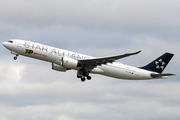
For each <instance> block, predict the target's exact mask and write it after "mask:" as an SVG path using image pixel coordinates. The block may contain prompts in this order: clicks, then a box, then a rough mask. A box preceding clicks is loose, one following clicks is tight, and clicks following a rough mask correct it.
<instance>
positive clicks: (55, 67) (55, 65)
mask: <svg viewBox="0 0 180 120" xmlns="http://www.w3.org/2000/svg"><path fill="white" fill-rule="evenodd" d="M52 69H53V70H57V71H61V72H66V70H67V68H65V67H63V66H60V65H57V64H55V63H52Z"/></svg>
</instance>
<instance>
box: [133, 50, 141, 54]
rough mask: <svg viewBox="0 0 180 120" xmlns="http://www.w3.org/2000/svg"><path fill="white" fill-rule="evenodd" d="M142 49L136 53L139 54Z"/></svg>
mask: <svg viewBox="0 0 180 120" xmlns="http://www.w3.org/2000/svg"><path fill="white" fill-rule="evenodd" d="M141 51H142V50H140V51H138V52H136V53H134V54H139V53H140V52H141Z"/></svg>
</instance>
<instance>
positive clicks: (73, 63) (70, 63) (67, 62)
mask: <svg viewBox="0 0 180 120" xmlns="http://www.w3.org/2000/svg"><path fill="white" fill-rule="evenodd" d="M62 61H63V62H62V65H63V66H64V67H66V68H70V69H76V68H77V66H78V61H77V60H75V59H72V58H70V57H63V58H62Z"/></svg>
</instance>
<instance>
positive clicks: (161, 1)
mask: <svg viewBox="0 0 180 120" xmlns="http://www.w3.org/2000/svg"><path fill="white" fill-rule="evenodd" d="M9 39H25V40H30V41H33V42H38V43H42V44H46V45H50V46H54V47H58V48H62V49H66V50H70V51H74V52H79V53H83V54H87V55H90V56H95V57H103V56H111V55H117V54H124V53H128V52H136V51H138V50H142V52H141V53H140V54H138V55H136V56H131V57H129V58H124V59H121V60H118V62H122V63H124V64H128V65H132V66H136V67H139V66H144V65H146V64H147V63H149V62H151V61H152V60H154V59H155V58H157V57H159V56H160V55H162V54H164V53H165V52H171V53H174V54H175V56H174V58H173V59H172V60H171V62H170V63H169V65H168V66H167V68H166V69H165V71H164V72H166V73H175V74H177V75H176V76H173V77H169V78H168V79H165V80H149V81H128V80H121V79H114V78H110V77H105V76H101V75H92V80H91V81H85V82H84V83H82V82H81V81H80V79H77V78H76V71H68V72H66V73H61V72H57V71H54V70H52V69H51V63H47V62H42V61H39V60H34V59H31V58H26V57H23V56H19V57H18V59H17V61H14V60H13V57H14V55H12V54H10V51H8V50H7V49H5V48H4V47H3V46H2V45H1V47H0V54H1V58H2V59H1V60H0V66H1V67H0V120H120V119H122V120H152V119H153V120H179V119H180V87H179V86H180V77H179V71H180V65H179V61H180V54H179V51H180V48H179V47H180V1H179V0H11V1H10V0H0V41H1V43H2V42H4V41H7V40H9Z"/></svg>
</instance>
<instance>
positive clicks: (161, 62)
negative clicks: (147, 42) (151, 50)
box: [140, 53, 174, 73]
mask: <svg viewBox="0 0 180 120" xmlns="http://www.w3.org/2000/svg"><path fill="white" fill-rule="evenodd" d="M173 56H174V54H172V53H165V54H163V55H162V56H160V57H159V58H157V59H156V60H154V61H153V62H151V63H149V64H148V65H146V66H144V67H140V68H141V69H145V70H149V71H153V72H157V73H162V72H163V70H164V69H165V68H166V66H167V64H168V63H169V61H170V60H171V58H172V57H173Z"/></svg>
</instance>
